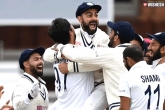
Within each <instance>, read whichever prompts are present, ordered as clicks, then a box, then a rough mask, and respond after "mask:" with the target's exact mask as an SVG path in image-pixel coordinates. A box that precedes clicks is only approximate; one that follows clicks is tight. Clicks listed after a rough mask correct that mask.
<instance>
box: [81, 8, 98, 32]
mask: <svg viewBox="0 0 165 110" xmlns="http://www.w3.org/2000/svg"><path fill="white" fill-rule="evenodd" d="M79 21H80V23H81V26H82V28H83V29H84V31H86V32H87V33H88V34H89V35H93V34H94V33H95V32H96V31H97V27H98V24H99V21H98V11H97V10H96V9H88V10H87V11H85V12H84V13H83V14H82V15H81V18H80V20H79Z"/></svg>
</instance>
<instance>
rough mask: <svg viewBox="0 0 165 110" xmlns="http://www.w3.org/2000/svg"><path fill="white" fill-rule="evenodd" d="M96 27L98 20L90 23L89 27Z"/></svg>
mask: <svg viewBox="0 0 165 110" xmlns="http://www.w3.org/2000/svg"><path fill="white" fill-rule="evenodd" d="M96 27H97V23H96V22H91V23H89V28H90V29H92V30H94V29H96Z"/></svg>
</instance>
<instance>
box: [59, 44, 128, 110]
mask: <svg viewBox="0 0 165 110" xmlns="http://www.w3.org/2000/svg"><path fill="white" fill-rule="evenodd" d="M57 48H58V50H61V53H62V54H63V55H64V56H66V57H67V58H69V59H70V60H72V61H76V62H80V63H84V64H88V66H90V65H91V66H90V67H91V69H93V70H97V69H101V68H102V69H103V76H104V82H105V90H106V95H107V100H108V104H109V105H110V106H115V107H114V108H113V109H112V110H117V109H118V108H119V106H120V99H119V97H118V95H117V93H118V87H119V79H120V76H121V75H122V74H125V73H127V70H126V68H125V66H124V63H123V61H121V59H120V58H118V55H119V56H120V57H121V56H122V55H121V51H119V50H118V49H116V48H106V47H100V48H95V49H89V48H85V47H76V46H70V45H69V46H63V45H60V44H59V45H58V46H57ZM92 65H93V66H92Z"/></svg>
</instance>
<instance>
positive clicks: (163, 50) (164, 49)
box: [160, 46, 165, 54]
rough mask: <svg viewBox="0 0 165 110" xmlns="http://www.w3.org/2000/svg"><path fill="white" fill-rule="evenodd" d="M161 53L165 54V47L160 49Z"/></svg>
mask: <svg viewBox="0 0 165 110" xmlns="http://www.w3.org/2000/svg"><path fill="white" fill-rule="evenodd" d="M160 53H161V54H165V46H163V47H162V48H161V49H160Z"/></svg>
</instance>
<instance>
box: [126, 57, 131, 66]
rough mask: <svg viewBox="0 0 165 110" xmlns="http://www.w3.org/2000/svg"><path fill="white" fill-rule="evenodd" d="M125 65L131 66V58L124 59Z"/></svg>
mask: <svg viewBox="0 0 165 110" xmlns="http://www.w3.org/2000/svg"><path fill="white" fill-rule="evenodd" d="M126 60H127V63H128V65H129V66H130V65H131V58H130V57H126Z"/></svg>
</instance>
